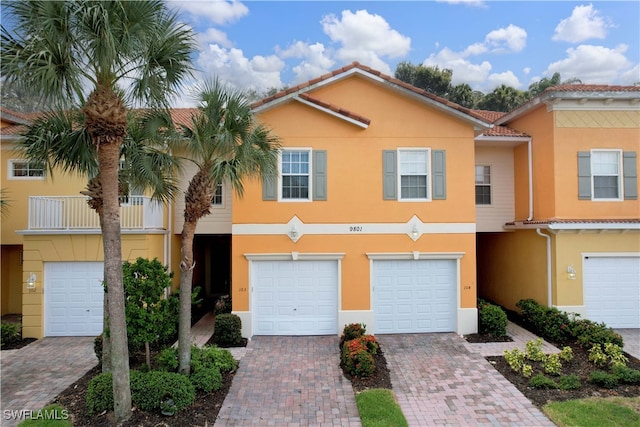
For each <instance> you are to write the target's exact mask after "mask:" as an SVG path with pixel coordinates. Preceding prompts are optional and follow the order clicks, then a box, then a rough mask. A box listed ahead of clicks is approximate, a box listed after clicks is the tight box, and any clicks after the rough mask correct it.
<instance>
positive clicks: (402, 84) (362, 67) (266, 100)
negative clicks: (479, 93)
mask: <svg viewBox="0 0 640 427" xmlns="http://www.w3.org/2000/svg"><path fill="white" fill-rule="evenodd" d="M355 68H357V69H359V70H362V71H364V72H367V73H369V74H372V75H374V76H377V77H379V78H381V79H383V80H385V81H387V82H388V83H391V84H394V85H396V86H400V87H402V88H403V89H406V90H409V91H411V92H413V93H416V94H418V95H420V96H423V97H425V98H429V99H431V100H433V101H435V102H438V103H440V104H443V105H445V106H447V107H449V108H452V109H454V110H456V111H459V112H462V113H464V114H467V115H469V116H471V117H473V118H475V119H477V120H481V121H483V122H486V123H490V122H491V121H490V120H488V119H487V118H486V117H484V116H483V115H481V114H478V113H477V111H476V110H471V109H469V108H466V107H463V106H461V105H459V104H456V103H455V102H451V101H449V100H447V99H445V98H442V97H439V96H436V95H434V94H432V93H429V92H427V91H425V90H422V89H418V88H417V87H415V86H412V85H410V84H408V83H405V82H403V81H402V80H398V79H396V78H394V77H391V76H388V75H386V74H383V73H381V72H380V71H378V70H374V69H373V68H370V67H367V66H366V65H362V64H360V63H359V62H353V63H351V64H349V65H346V66H344V67H342V68H339V69H337V70H334V71H331V72H329V73H326V74H323V75H322V76H320V77H316V78H315V79H311V80H309V81H308V82H305V83H302V84H299V85H297V86H294V87H291V88H288V89H286V90H284V91H281V92H278V93H276V94H274V95H271V96H269V97H267V98H264V99H261V100H259V101H256V102H254V103H253V104H251V107H252V108H258V107H261V106H263V105H266V104H268V103H270V102H272V101H275V100H277V99H279V98H282V97H283V96H286V95H288V94H291V93H294V92H296V91H300V90H302V89H304V88H307V87H309V86H313V85H315V84H318V83H320V82H323V81H325V80H328V79H330V78H333V77H336V76H338V75H340V74H343V73H346V72H347V71H349V70H352V69H355Z"/></svg>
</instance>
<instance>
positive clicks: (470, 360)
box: [377, 333, 554, 426]
mask: <svg viewBox="0 0 640 427" xmlns="http://www.w3.org/2000/svg"><path fill="white" fill-rule="evenodd" d="M377 338H378V341H379V342H380V344H381V346H382V349H383V351H384V354H385V358H386V359H387V364H388V366H389V370H390V373H391V382H392V383H393V391H394V393H395V395H396V398H397V400H398V403H399V404H400V407H401V408H402V411H403V413H404V415H405V417H406V418H407V421H408V422H409V425H410V426H433V425H452V426H483V425H484V426H496V425H500V426H502V425H504V426H553V425H554V424H553V423H552V422H551V421H549V419H548V418H547V417H546V416H545V415H544V414H543V413H542V412H541V411H540V410H538V409H537V408H536V407H535V406H534V405H533V404H532V403H531V402H530V401H529V400H528V399H527V398H526V397H525V396H524V395H523V394H522V393H520V391H518V389H516V388H515V386H513V385H512V384H511V383H510V382H509V381H507V380H506V379H505V378H504V377H503V376H502V375H500V373H499V372H498V371H497V370H495V369H494V368H493V367H492V366H491V365H490V364H489V362H487V361H486V360H485V359H484V357H482V356H481V355H480V354H477V353H470V352H469V351H468V350H467V349H466V348H465V345H464V338H462V337H460V336H458V335H455V334H451V333H449V334H407V335H404V334H403V335H380V336H378V337H377Z"/></svg>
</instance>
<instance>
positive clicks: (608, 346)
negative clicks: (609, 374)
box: [604, 342, 629, 366]
mask: <svg viewBox="0 0 640 427" xmlns="http://www.w3.org/2000/svg"><path fill="white" fill-rule="evenodd" d="M604 353H605V354H606V355H607V356H608V357H609V363H611V366H627V362H628V361H629V359H627V357H626V356H625V355H624V354H623V352H622V347H620V346H619V345H617V344H613V343H610V342H608V343H605V345H604Z"/></svg>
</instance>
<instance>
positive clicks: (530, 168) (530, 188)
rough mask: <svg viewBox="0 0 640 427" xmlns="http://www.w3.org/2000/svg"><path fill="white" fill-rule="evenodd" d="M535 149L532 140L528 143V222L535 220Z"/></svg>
mask: <svg viewBox="0 0 640 427" xmlns="http://www.w3.org/2000/svg"><path fill="white" fill-rule="evenodd" d="M532 152H533V149H532V147H531V138H529V141H528V142H527V157H528V160H529V216H528V217H527V221H531V220H532V219H533V159H532V157H533V156H532Z"/></svg>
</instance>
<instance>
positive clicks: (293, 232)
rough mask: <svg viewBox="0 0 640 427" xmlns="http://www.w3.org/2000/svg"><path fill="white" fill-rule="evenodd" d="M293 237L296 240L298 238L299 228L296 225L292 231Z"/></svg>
mask: <svg viewBox="0 0 640 427" xmlns="http://www.w3.org/2000/svg"><path fill="white" fill-rule="evenodd" d="M290 235H291V238H292V239H293V240H294V241H295V240H296V239H297V238H298V229H297V228H296V226H295V225H294V226H293V228H291V232H290Z"/></svg>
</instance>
